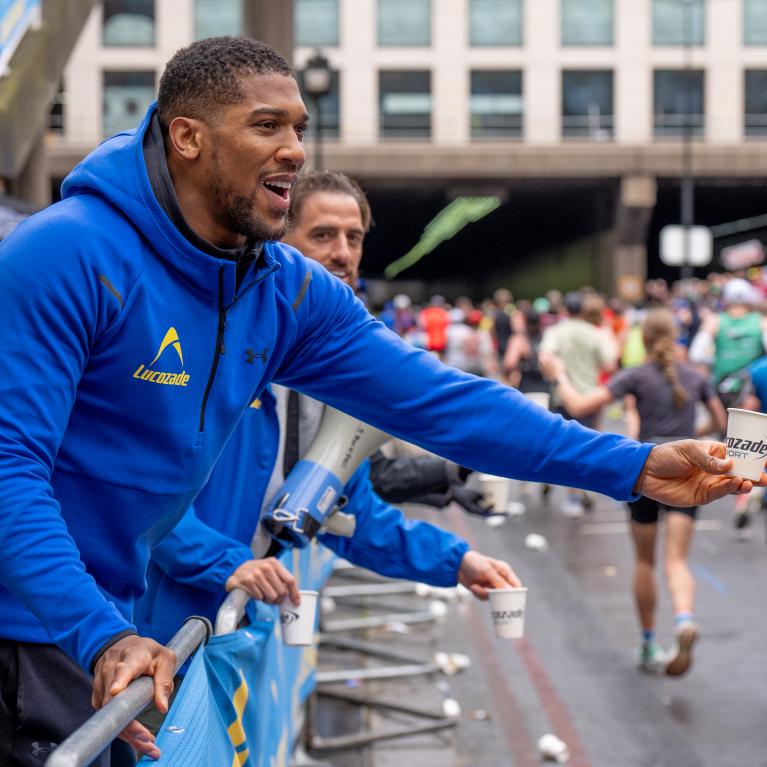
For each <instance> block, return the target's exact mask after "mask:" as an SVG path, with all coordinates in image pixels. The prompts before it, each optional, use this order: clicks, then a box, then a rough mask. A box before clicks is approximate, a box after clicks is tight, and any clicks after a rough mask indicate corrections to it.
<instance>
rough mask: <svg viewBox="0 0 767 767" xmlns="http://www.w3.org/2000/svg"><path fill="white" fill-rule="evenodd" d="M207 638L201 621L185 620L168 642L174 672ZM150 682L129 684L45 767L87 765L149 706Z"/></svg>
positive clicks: (205, 623)
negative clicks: (174, 656)
mask: <svg viewBox="0 0 767 767" xmlns="http://www.w3.org/2000/svg"><path fill="white" fill-rule="evenodd" d="M209 634H210V623H209V622H208V621H207V620H206V619H205V618H196V617H195V618H189V620H187V621H186V622H185V623H184V625H183V626H182V627H181V628H180V629H179V631H178V632H177V633H176V635H175V636H174V637H173V638H172V639H171V640H170V642H168V645H167V646H168V649H170V650H173V652H175V653H176V669H175V670H176V671H177V670H178V669H179V668H181V666H182V665H183V664H184V663H185V662H186V659H187V658H188V657H189V656H190V655H191V654H192V653H193V652H194V650H196V649H197V647H198V646H199V645H200V644H201V643H202V642H204V641H205V639H206V637H207V636H208V635H209ZM153 697H154V680H153V679H152V677H149V676H142V677H140V678H139V679H136V680H135V681H133V682H131V683H130V684H129V685H128V687H127V688H126V689H125V690H124V691H123V692H121V693H120V694H119V695H116V696H115V697H114V698H112V700H110V701H109V703H107V704H106V705H105V706H104V707H103V708H102V709H99V710H98V711H97V712H96V713H95V714H94V715H93V716H92V717H91V718H90V719H88V721H87V722H85V723H84V724H83V725H82V726H81V727H79V728H78V729H77V730H75V731H74V732H73V733H72V734H71V735H70V736H69V737H68V738H67V739H66V740H65V741H64V742H63V743H61V744H60V745H59V746H58V747H57V748H56V750H55V751H54V752H53V753H52V754H51V755H50V756H49V757H48V760H47V761H46V762H45V767H84V765H87V764H90V763H91V762H92V761H93V760H94V759H95V758H96V757H97V756H98V755H99V754H100V753H101V752H102V751H104V750H105V749H106V748H108V747H109V744H110V743H111V742H112V741H113V740H114V739H115V738H116V737H117V736H118V735H119V734H120V732H122V730H123V729H125V727H126V726H127V725H128V724H129V723H130V722H131V721H132V720H133V719H135V718H136V717H137V716H138V715H139V714H140V713H141V712H142V711H143V710H144V709H145V708H146V707H147V705H149V703H151V701H152V698H153Z"/></svg>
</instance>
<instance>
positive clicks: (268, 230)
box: [210, 152, 288, 242]
mask: <svg viewBox="0 0 767 767" xmlns="http://www.w3.org/2000/svg"><path fill="white" fill-rule="evenodd" d="M213 162H214V163H215V170H214V173H213V175H212V177H211V179H210V189H211V192H212V194H213V200H214V203H215V206H216V208H217V209H218V210H219V211H220V212H221V214H222V215H223V216H224V218H225V219H226V224H227V226H228V228H229V229H231V230H232V231H233V232H237V233H238V234H241V235H242V236H243V237H245V239H246V240H247V241H248V242H252V241H255V242H267V241H269V240H279V239H280V238H281V237H282V236H283V235H284V234H285V232H286V231H287V222H288V219H287V216H285V217H284V218H283V220H282V223H281V224H280V225H279V226H278V227H270V226H269V225H268V224H267V223H266V222H265V221H264V220H263V219H262V218H261V217H260V216H259V215H258V213H256V195H257V192H256V191H254V192H253V193H252V194H251V195H250V196H245V195H238V194H234V193H233V192H232V190H231V188H230V187H228V186H227V185H226V183H225V182H224V180H223V178H222V174H221V172H220V169H219V164H218V155H217V153H215V152H214V154H213Z"/></svg>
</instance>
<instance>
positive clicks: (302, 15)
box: [294, 0, 339, 46]
mask: <svg viewBox="0 0 767 767" xmlns="http://www.w3.org/2000/svg"><path fill="white" fill-rule="evenodd" d="M294 13H295V17H294V34H295V36H296V45H331V46H332V45H338V27H339V20H338V0H296V2H295V5H294Z"/></svg>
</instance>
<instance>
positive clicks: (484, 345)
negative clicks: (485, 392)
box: [445, 307, 497, 376]
mask: <svg viewBox="0 0 767 767" xmlns="http://www.w3.org/2000/svg"><path fill="white" fill-rule="evenodd" d="M449 314H450V326H449V327H448V329H447V347H446V349H445V362H447V364H448V365H452V366H453V367H456V368H459V369H460V370H465V371H466V372H467V373H474V375H478V376H489V375H492V374H493V373H495V372H496V370H497V365H496V362H495V349H494V347H493V340H492V338H491V337H490V334H489V333H488V332H487V331H485V330H482V329H481V328H480V327H479V324H480V322H481V320H482V312H481V311H478V310H474V309H472V310H471V311H470V312H469V314H468V316H467V315H466V314H465V313H464V310H463V309H459V308H457V307H456V308H455V309H451V310H450V313H449Z"/></svg>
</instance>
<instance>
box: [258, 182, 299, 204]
mask: <svg viewBox="0 0 767 767" xmlns="http://www.w3.org/2000/svg"><path fill="white" fill-rule="evenodd" d="M263 184H264V186H265V187H266V188H267V189H268V190H269V191H270V192H272V194H276V195H278V196H279V197H282V199H283V200H287V199H288V198H289V197H290V188H291V187H292V186H293V185H292V184H291V183H290V181H264V182H263Z"/></svg>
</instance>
